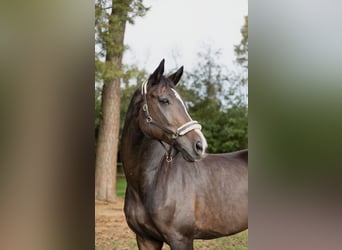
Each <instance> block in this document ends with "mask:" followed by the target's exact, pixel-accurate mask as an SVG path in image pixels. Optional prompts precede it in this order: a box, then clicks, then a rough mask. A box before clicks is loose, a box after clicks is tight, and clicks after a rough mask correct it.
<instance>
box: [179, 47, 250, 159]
mask: <svg viewBox="0 0 342 250" xmlns="http://www.w3.org/2000/svg"><path fill="white" fill-rule="evenodd" d="M220 54H221V53H220V51H219V50H217V51H215V50H213V49H212V48H210V47H209V46H207V47H206V48H205V49H204V51H202V52H200V53H199V54H198V62H199V63H198V64H197V65H196V67H195V68H194V69H193V70H192V71H191V72H188V73H186V74H185V77H184V83H183V84H179V86H178V87H177V88H178V91H179V92H180V94H181V95H182V97H183V98H184V100H185V103H186V104H187V106H188V108H189V112H190V114H191V116H192V117H193V119H195V120H198V121H199V122H200V123H201V124H202V126H203V133H204V135H205V136H206V139H207V141H208V151H209V152H210V153H223V152H231V151H236V150H239V149H243V148H246V147H247V139H248V138H247V127H248V119H247V104H246V103H245V102H244V101H243V99H242V97H241V95H239V94H238V93H237V91H238V88H239V84H238V83H236V82H234V81H231V76H230V71H228V69H226V68H225V67H224V66H222V65H220V64H219V63H218V62H217V61H218V59H219V57H220Z"/></svg>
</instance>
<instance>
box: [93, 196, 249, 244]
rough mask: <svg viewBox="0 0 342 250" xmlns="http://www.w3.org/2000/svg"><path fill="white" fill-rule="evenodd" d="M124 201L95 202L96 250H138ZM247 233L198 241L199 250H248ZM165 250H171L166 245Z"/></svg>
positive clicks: (120, 199) (119, 199)
mask: <svg viewBox="0 0 342 250" xmlns="http://www.w3.org/2000/svg"><path fill="white" fill-rule="evenodd" d="M123 206H124V200H123V199H122V198H118V200H117V201H116V202H114V203H109V202H101V201H95V249H96V250H133V249H134V250H137V249H138V247H137V244H136V241H135V234H134V233H133V232H132V231H131V230H130V229H129V227H128V225H127V222H126V219H125V215H124V212H123ZM247 238H248V234H247V233H246V232H244V233H242V234H240V235H237V236H233V237H230V239H228V238H227V237H225V238H220V239H216V240H212V241H202V240H198V241H196V242H195V249H198V250H216V249H217V250H222V249H226V250H227V249H229V250H237V249H239V250H241V249H247ZM163 250H170V248H169V246H168V245H167V244H164V246H163Z"/></svg>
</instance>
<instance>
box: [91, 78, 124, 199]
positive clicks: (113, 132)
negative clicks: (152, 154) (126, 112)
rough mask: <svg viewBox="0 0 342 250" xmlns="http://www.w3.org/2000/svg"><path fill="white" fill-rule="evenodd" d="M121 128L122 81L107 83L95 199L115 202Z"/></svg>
mask: <svg viewBox="0 0 342 250" xmlns="http://www.w3.org/2000/svg"><path fill="white" fill-rule="evenodd" d="M119 127H120V80H119V79H117V80H116V81H114V82H112V83H107V84H105V85H104V86H103V90H102V119H101V124H100V129H99V136H98V143H97V151H96V172H95V198H96V199H97V200H106V201H114V200H115V199H116V192H115V191H116V189H115V185H116V163H117V152H118V138H119Z"/></svg>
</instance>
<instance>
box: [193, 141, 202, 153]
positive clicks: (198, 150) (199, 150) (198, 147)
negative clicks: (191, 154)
mask: <svg viewBox="0 0 342 250" xmlns="http://www.w3.org/2000/svg"><path fill="white" fill-rule="evenodd" d="M195 151H196V153H197V154H202V152H203V145H202V142H200V141H197V142H196V143H195Z"/></svg>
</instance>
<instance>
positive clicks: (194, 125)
mask: <svg viewBox="0 0 342 250" xmlns="http://www.w3.org/2000/svg"><path fill="white" fill-rule="evenodd" d="M147 83H148V80H145V81H144V82H143V83H142V85H141V95H142V96H143V98H144V104H143V107H142V109H143V111H144V114H145V117H146V123H147V124H150V125H154V126H156V127H158V128H160V129H161V130H163V131H164V132H166V133H167V134H169V135H170V136H171V139H172V143H171V145H170V148H169V150H167V149H166V147H165V145H164V144H163V142H162V141H159V142H160V143H161V145H162V146H163V147H164V149H165V151H166V152H167V154H166V161H167V162H168V163H170V162H171V161H172V156H171V151H172V148H173V144H174V141H175V140H176V139H177V138H178V137H179V136H183V135H185V134H187V133H189V132H190V131H192V130H194V129H199V130H201V129H202V126H201V124H199V123H198V122H197V121H193V120H191V121H189V122H186V123H185V124H183V125H182V126H180V127H179V128H177V129H176V131H173V130H171V129H169V128H167V127H166V126H164V125H162V124H160V123H159V122H157V121H154V120H153V118H152V116H151V115H150V112H149V110H148V105H147Z"/></svg>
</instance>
